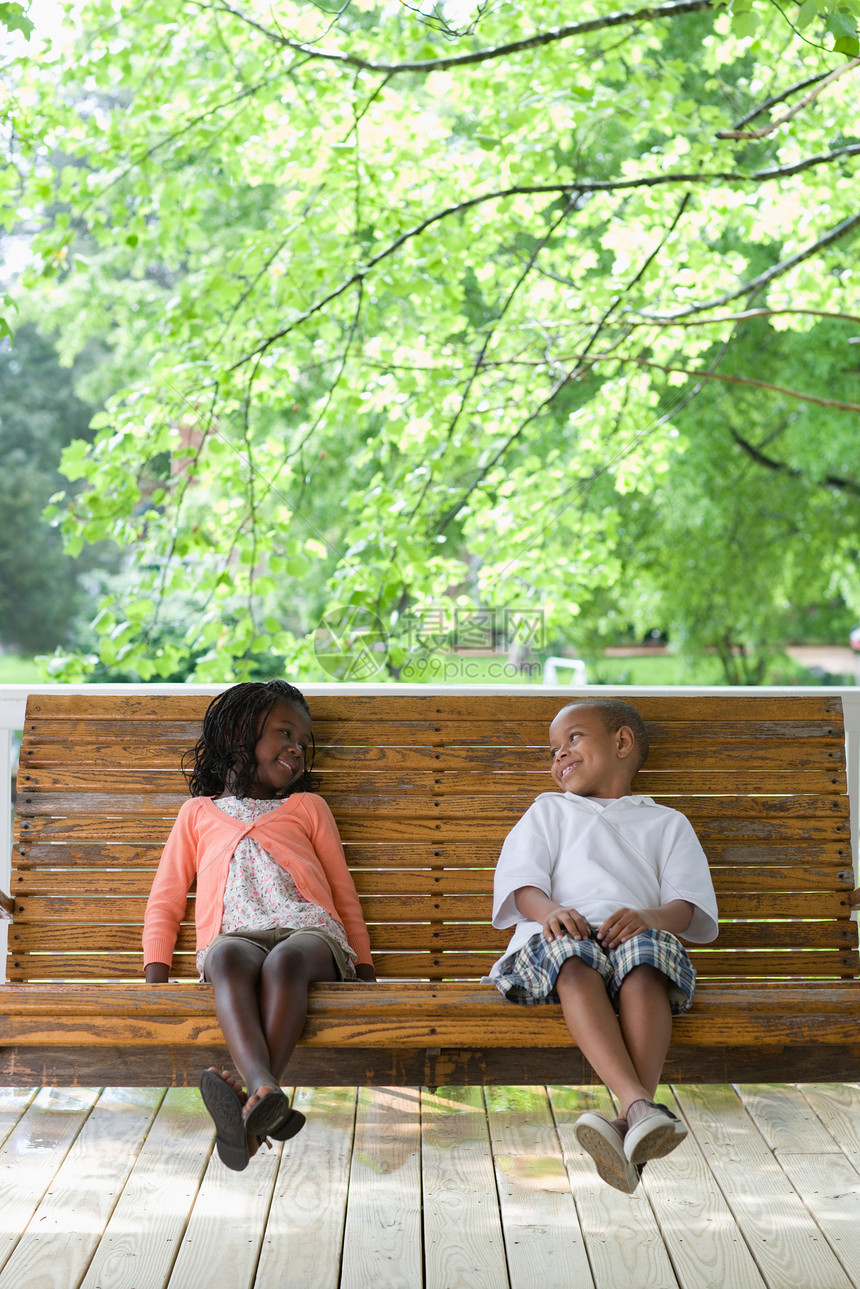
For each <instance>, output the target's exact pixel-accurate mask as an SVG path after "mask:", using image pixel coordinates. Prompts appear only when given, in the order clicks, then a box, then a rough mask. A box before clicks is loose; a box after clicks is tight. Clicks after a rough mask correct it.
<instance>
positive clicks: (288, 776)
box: [254, 698, 311, 798]
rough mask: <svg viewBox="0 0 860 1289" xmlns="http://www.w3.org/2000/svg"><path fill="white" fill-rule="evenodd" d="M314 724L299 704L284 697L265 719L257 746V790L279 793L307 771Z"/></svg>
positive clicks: (265, 794)
mask: <svg viewBox="0 0 860 1289" xmlns="http://www.w3.org/2000/svg"><path fill="white" fill-rule="evenodd" d="M310 738H311V726H310V722H309V721H308V718H307V716H305V714H304V712H303V711H302V709H301V708H300V707H297V706H296V704H295V703H291V702H290V701H289V700H288V699H285V698H281V699H278V701H277V702H276V703H275V705H274V707H272V709H271V711H270V712H269V714H268V716H267V717H266V718H265V719H264V721H263V722H262V725H261V728H260V731H259V734H258V736H257V742H256V745H255V747H254V759H255V761H256V763H257V767H256V773H255V778H254V794H255V796H258V797H260V798H272V797H280V796H283V794H284V793H285V792H286V791H287V789H288V788H289V787H290V785H291V784H293V783H295V782H296V780H297V779H300V778H301V776H302V775H303V774H304V772H305V766H306V762H305V757H306V753H307V749H308V746H309V744H310Z"/></svg>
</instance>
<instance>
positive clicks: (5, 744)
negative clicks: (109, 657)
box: [0, 659, 860, 975]
mask: <svg viewBox="0 0 860 1289" xmlns="http://www.w3.org/2000/svg"><path fill="white" fill-rule="evenodd" d="M564 661H565V662H569V661H570V660H569V659H565V660H564ZM225 688H226V686H225V685H0V889H2V890H4V891H7V892H8V890H9V883H10V878H11V859H12V774H13V769H14V767H13V751H14V747H13V735H14V734H15V733H16V732H17V731H19V730H21V729H23V726H24V713H25V710H26V706H27V696H28V695H29V694H59V693H68V694H74V693H85V694H89V695H91V696H95V695H96V694H136V693H147V694H188V693H197V694H213V695H214V694H217V693H220V692H221V690H222V689H225ZM446 688H450V689H452V690H456V692H458V693H463V694H481V693H484V694H486V693H487V692H488V690H490V689H491V688H493V687H492V686H480V685H458V686H446ZM301 689H302V692H303V693H304V694H306V695H307V696H308V697H309V698H312V697H313V695H314V694H324V693H331V692H337V693H342V694H347V693H356V692H362V693H366V694H367V693H391V692H393V691H398V692H401V693H404V692H410V693H416V694H421V693H425V694H426V693H429V692H430V691H431V689H432V686H430V685H398V684H393V685H341V684H334V683H332V684H302V685H301ZM548 689H549V690H552V692H557V687H556V686H554V685H552V686H544V685H510V686H507V687H506V688H505V689H504V691H503V692H505V693H511V694H514V693H518V694H531V695H533V696H534V697H537V696H538V695H540V694H544V693H546V692H547V690H548ZM584 690H585V691H587V692H594V691H599V692H600V694H602V695H605V696H607V697H608V696H610V695H612V694H618V695H619V696H622V697H625V698H628V699H629V700H630V701H631V702H632V703H634V704H635V702H636V696H637V694H639V695H646V694H649V695H656V694H677V695H681V694H696V693H700V692H701V689H700V688H699V687H697V686H689V687H688V686H680V685H679V686H671V687H658V688H647V687H636V686H610V685H600V686H594V687H593V688H592V689H591V690H589V687H588V686H585V687H579V688H574V687H573V686H571V691H570V692H571V693H582V692H583V691H584ZM496 692H499V691H498V690H496ZM720 692H722V693H732V694H752V695H758V696H759V697H765V696H768V695H770V696H778V695H780V694H797V693H801V694H808V695H813V694H820V695H824V696H826V697H830V698H834V697H837V696H838V697H840V698H841V699H842V709H843V712H844V716H845V758H846V766H847V772H848V794H849V798H850V803H851V853H852V856H853V861H854V878H855V885H857V886H860V868H858V821H860V688H858V689H843V688H838V687H836V686H822V687H809V688H806V687H804V688H803V689H790V688H769V687H767V688H766V687H746V688H727V687H726V688H722V689H721V688H717V687H714V688H712V689H708V693H720ZM6 937H7V925H6V923H5V922H3V921H2V920H0V962H2V963H4V964H5V961H6ZM3 974H4V975H5V971H4V973H3Z"/></svg>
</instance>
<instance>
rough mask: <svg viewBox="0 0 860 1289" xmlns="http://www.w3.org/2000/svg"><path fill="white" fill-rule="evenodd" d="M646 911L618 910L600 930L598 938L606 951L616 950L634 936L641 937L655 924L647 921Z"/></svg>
mask: <svg viewBox="0 0 860 1289" xmlns="http://www.w3.org/2000/svg"><path fill="white" fill-rule="evenodd" d="M646 912H647V910H645V909H616V910H615V912H614V913H610V914H609V917H608V918H607V919H606V921H605V922H604V923H603V925H602V926H601V927H599V928H598V931H597V938H598V940H599V941H600V943H601V945H602V946H603V948H604V949H615V948H617V947H618V945H619V944H623V943H624V941H625V940H632V939H633V936H634V935H641V933H642V932H643V931H647V930H648V929H649V928H650V927H652V926H653V925H654V924H653V922H651V921H649V920H647V918H646V917H645V916H644V914H645V913H646Z"/></svg>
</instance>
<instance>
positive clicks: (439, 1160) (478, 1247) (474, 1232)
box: [401, 1088, 509, 1289]
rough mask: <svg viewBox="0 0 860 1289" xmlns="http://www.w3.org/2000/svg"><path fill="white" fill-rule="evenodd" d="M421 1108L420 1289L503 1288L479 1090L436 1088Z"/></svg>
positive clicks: (486, 1132) (490, 1165)
mask: <svg viewBox="0 0 860 1289" xmlns="http://www.w3.org/2000/svg"><path fill="white" fill-rule="evenodd" d="M422 1106H423V1110H424V1120H423V1134H422V1135H423V1179H424V1242H425V1251H424V1258H425V1273H426V1281H425V1284H426V1289H455V1286H456V1289H459V1287H460V1286H463V1287H464V1289H466V1287H468V1289H509V1282H508V1274H507V1269H506V1264H505V1251H504V1241H503V1236H502V1228H501V1221H500V1217H499V1208H498V1202H497V1197H496V1185H495V1174H494V1169H493V1160H492V1151H491V1148H490V1140H489V1130H488V1127H487V1117H486V1112H485V1109H484V1100H483V1095H482V1093H481V1089H480V1088H438V1089H437V1090H436V1092H435V1093H430V1092H428V1093H425V1094H424V1096H423V1097H422ZM405 1283H406V1282H405V1281H404V1282H403V1284H405ZM401 1289H402V1286H401Z"/></svg>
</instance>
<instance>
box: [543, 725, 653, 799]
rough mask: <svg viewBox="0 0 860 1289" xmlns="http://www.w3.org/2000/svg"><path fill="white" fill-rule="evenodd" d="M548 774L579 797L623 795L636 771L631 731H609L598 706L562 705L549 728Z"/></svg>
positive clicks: (565, 790)
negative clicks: (549, 757) (549, 758)
mask: <svg viewBox="0 0 860 1289" xmlns="http://www.w3.org/2000/svg"><path fill="white" fill-rule="evenodd" d="M549 745H550V753H551V755H552V770H551V774H552V777H553V779H554V780H555V782H556V783H557V784H558V786H559V787H560V788H561V790H562V792H573V793H575V794H576V795H577V796H578V797H626V796H627V795H628V793H629V792H630V785H631V782H632V779H633V775H634V773H635V757H634V756H633V755H632V752H633V746H634V741H633V733H632V731H631V730H630V728H629V727H628V726H626V725H623V726H622V727H621V728H620V729H618V730H614V731H610V730H608V729H607V728H606V723H605V720H604V716H603V713H602V712H601V711H600V709H599V708H598V707H587V706H576V705H574V706H573V707H564V708H562V710H561V711H560V712H559V713H558V715H557V716H556V718H555V720H554V721H553V723H552V725H550V727H549Z"/></svg>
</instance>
